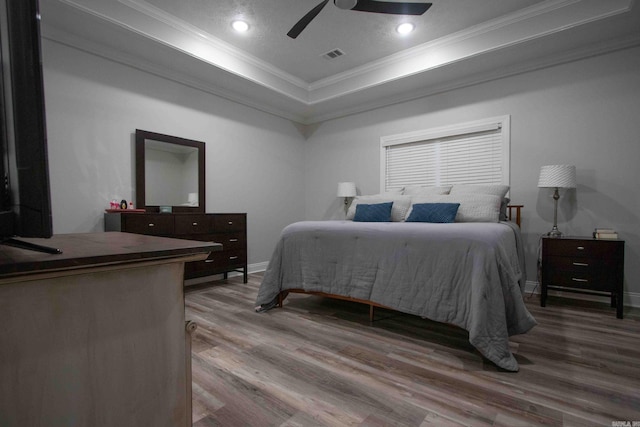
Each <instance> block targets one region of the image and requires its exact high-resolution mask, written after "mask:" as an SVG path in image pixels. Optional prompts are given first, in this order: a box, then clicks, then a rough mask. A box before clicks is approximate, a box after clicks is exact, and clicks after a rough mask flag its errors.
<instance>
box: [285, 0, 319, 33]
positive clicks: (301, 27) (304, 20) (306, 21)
mask: <svg viewBox="0 0 640 427" xmlns="http://www.w3.org/2000/svg"><path fill="white" fill-rule="evenodd" d="M327 3H329V0H324V1H323V2H322V3H320V4H319V5H317V6H316V7H314V8H313V9H311V11H310V12H309V13H307V14H306V15H304V16H303V17H302V19H301V20H299V21H298V22H297V23H296V25H294V26H293V28H291V29H290V30H289V32H288V33H287V35H288V36H289V37H291V38H292V39H295V38H296V37H298V36H299V35H300V33H301V32H302V30H304V29H305V28H306V27H307V25H309V22H311V21H312V20H313V18H315V17H316V16H317V15H318V14H319V13H320V11H321V10H322V9H323V8H324V7H325V6H326V5H327Z"/></svg>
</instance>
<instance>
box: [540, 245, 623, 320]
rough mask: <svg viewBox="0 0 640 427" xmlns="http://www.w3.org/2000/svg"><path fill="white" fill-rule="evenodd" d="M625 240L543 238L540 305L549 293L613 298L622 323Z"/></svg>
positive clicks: (612, 302)
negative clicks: (571, 293)
mask: <svg viewBox="0 0 640 427" xmlns="http://www.w3.org/2000/svg"><path fill="white" fill-rule="evenodd" d="M623 277H624V240H596V239H593V238H591V237H558V238H552V237H543V238H542V279H541V282H542V283H541V288H542V294H541V296H540V305H541V306H542V307H544V306H545V304H546V300H547V291H548V290H549V289H553V290H560V291H565V292H578V293H585V294H592V295H605V296H610V297H611V307H615V308H616V317H618V319H622V309H623V286H622V283H623Z"/></svg>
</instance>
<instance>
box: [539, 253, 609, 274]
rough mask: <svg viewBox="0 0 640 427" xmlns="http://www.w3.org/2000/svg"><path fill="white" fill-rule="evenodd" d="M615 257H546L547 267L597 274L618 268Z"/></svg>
mask: <svg viewBox="0 0 640 427" xmlns="http://www.w3.org/2000/svg"><path fill="white" fill-rule="evenodd" d="M617 265H618V263H617V261H616V260H615V259H611V258H606V257H605V258H587V257H565V256H548V257H547V258H545V268H548V269H553V270H563V271H576V272H579V273H589V274H597V273H598V272H600V271H606V270H607V269H612V268H616V267H617Z"/></svg>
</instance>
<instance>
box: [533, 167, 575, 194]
mask: <svg viewBox="0 0 640 427" xmlns="http://www.w3.org/2000/svg"><path fill="white" fill-rule="evenodd" d="M538 187H544V188H547V187H549V188H576V167H575V166H572V165H550V166H542V168H540V179H538Z"/></svg>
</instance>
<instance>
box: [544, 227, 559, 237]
mask: <svg viewBox="0 0 640 427" xmlns="http://www.w3.org/2000/svg"><path fill="white" fill-rule="evenodd" d="M547 237H553V238H558V237H562V232H561V231H560V230H558V227H555V226H554V227H553V228H552V229H551V231H550V232H548V233H547Z"/></svg>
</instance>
